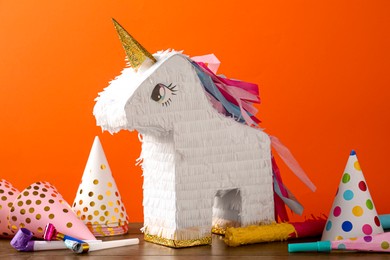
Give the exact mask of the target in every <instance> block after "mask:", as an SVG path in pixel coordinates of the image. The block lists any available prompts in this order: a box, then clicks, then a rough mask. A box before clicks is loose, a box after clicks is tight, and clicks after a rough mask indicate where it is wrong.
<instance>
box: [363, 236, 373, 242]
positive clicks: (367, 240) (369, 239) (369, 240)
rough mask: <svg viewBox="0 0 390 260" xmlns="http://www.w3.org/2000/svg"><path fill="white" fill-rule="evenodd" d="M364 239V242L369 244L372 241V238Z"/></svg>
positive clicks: (366, 237)
mask: <svg viewBox="0 0 390 260" xmlns="http://www.w3.org/2000/svg"><path fill="white" fill-rule="evenodd" d="M363 239H364V241H366V242H367V243H369V242H371V241H372V236H365V237H364V238H363Z"/></svg>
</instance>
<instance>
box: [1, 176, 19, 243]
mask: <svg viewBox="0 0 390 260" xmlns="http://www.w3.org/2000/svg"><path fill="white" fill-rule="evenodd" d="M19 193H20V192H19V191H18V190H17V189H15V188H14V187H13V186H12V184H11V183H9V182H8V181H6V180H4V179H0V237H12V236H13V235H14V234H15V233H16V231H15V230H13V229H12V228H11V226H10V223H9V212H10V210H11V208H12V205H13V202H14V200H15V199H16V197H17V196H18V195H19Z"/></svg>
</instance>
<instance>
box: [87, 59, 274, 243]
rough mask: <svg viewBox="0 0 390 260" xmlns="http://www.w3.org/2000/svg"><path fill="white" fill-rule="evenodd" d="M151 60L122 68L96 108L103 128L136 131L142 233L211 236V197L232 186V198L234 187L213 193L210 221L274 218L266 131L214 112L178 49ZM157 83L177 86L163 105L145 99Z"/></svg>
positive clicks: (191, 237) (176, 238) (250, 222)
mask: <svg viewBox="0 0 390 260" xmlns="http://www.w3.org/2000/svg"><path fill="white" fill-rule="evenodd" d="M155 57H156V59H157V63H155V64H154V65H153V66H152V67H150V68H149V69H148V70H146V71H143V72H142V71H138V72H137V73H135V72H134V71H132V70H131V69H128V68H127V69H125V70H124V71H123V72H122V75H121V76H119V77H118V78H117V79H115V80H114V81H112V82H111V83H110V86H109V87H108V88H106V90H105V91H104V92H103V93H100V96H99V98H98V99H97V103H96V106H95V108H94V115H95V116H96V120H97V124H98V125H100V126H101V127H102V128H103V129H104V130H108V131H110V132H117V131H119V130H121V129H127V130H134V129H135V130H137V131H138V132H139V133H140V134H142V138H143V140H142V152H141V156H140V159H139V162H140V164H141V165H142V168H143V175H144V184H143V190H144V193H143V195H144V196H143V197H144V201H143V206H144V230H145V232H146V234H148V235H150V236H153V237H160V238H163V239H168V240H174V241H187V240H197V239H203V238H205V237H210V232H211V227H212V220H213V206H214V203H215V202H214V200H215V197H216V196H217V194H220V195H221V194H222V193H227V194H228V193H229V192H231V191H235V194H236V195H235V196H237V198H235V199H236V200H237V203H236V204H235V205H233V204H231V201H230V200H229V199H227V198H229V196H232V195H233V194H234V192H232V194H230V195H227V197H226V198H225V199H224V196H219V198H218V199H220V200H221V201H219V202H217V203H216V204H215V207H214V212H215V213H214V214H215V215H214V220H215V222H216V223H217V222H218V219H221V220H230V221H231V222H238V221H239V222H240V224H241V225H243V226H247V225H253V224H259V223H271V222H273V221H274V200H273V185H272V183H273V180H272V163H271V147H270V146H271V145H270V139H269V137H268V135H267V134H266V133H264V132H263V131H261V130H259V129H254V128H251V127H249V126H247V125H244V124H241V123H238V122H236V121H235V120H234V119H232V118H229V117H226V116H224V115H222V114H220V113H218V111H217V110H215V109H214V108H213V106H212V104H211V102H210V99H209V96H208V95H206V93H205V90H204V88H203V86H202V84H201V82H200V80H199V77H198V75H197V73H196V71H195V69H194V67H193V65H192V64H191V61H190V60H189V59H188V58H187V57H185V56H183V55H181V54H178V53H176V52H165V53H160V54H157V55H155ZM158 84H164V85H165V86H169V84H173V85H172V86H175V87H176V88H175V90H176V92H175V95H173V94H172V93H170V94H171V96H170V97H171V100H170V102H169V103H166V104H165V105H163V104H162V103H160V102H156V101H155V100H152V98H151V94H152V93H153V90H154V89H155V88H156V87H157V85H158ZM164 91H166V93H165V94H167V93H168V94H169V92H168V90H164ZM168 94H167V95H168ZM162 97H163V95H162ZM238 193H239V195H238Z"/></svg>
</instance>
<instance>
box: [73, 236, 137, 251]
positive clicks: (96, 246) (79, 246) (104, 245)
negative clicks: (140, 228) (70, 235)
mask: <svg viewBox="0 0 390 260" xmlns="http://www.w3.org/2000/svg"><path fill="white" fill-rule="evenodd" d="M65 244H66V246H67V247H68V248H69V249H70V250H72V251H73V252H74V253H77V254H81V253H87V252H91V251H97V250H103V249H109V248H115V247H122V246H131V245H137V244H139V239H138V238H130V239H121V240H113V241H105V242H101V243H86V242H83V243H80V242H77V241H73V240H65Z"/></svg>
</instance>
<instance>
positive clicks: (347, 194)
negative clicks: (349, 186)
mask: <svg viewBox="0 0 390 260" xmlns="http://www.w3.org/2000/svg"><path fill="white" fill-rule="evenodd" d="M353 196H354V194H353V191H351V190H346V191H344V194H343V198H344V199H345V200H351V199H353Z"/></svg>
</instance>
